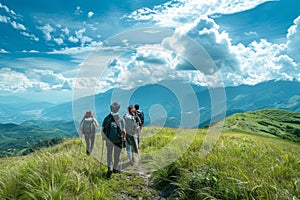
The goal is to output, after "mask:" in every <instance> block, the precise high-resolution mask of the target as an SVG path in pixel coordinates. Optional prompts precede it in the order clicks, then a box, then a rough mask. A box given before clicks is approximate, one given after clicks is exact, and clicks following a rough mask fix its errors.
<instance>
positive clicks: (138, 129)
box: [136, 126, 141, 137]
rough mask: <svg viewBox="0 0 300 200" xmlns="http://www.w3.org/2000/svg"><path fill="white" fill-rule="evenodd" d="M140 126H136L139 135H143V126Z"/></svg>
mask: <svg viewBox="0 0 300 200" xmlns="http://www.w3.org/2000/svg"><path fill="white" fill-rule="evenodd" d="M140 127H141V126H138V127H137V128H136V129H137V133H138V136H139V137H140V135H141V128H140Z"/></svg>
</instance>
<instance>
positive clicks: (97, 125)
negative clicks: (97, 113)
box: [94, 119, 99, 128]
mask: <svg viewBox="0 0 300 200" xmlns="http://www.w3.org/2000/svg"><path fill="white" fill-rule="evenodd" d="M94 122H95V126H96V127H97V128H98V127H99V124H98V122H97V120H96V119H95V121H94Z"/></svg>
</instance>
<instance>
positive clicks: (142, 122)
mask: <svg viewBox="0 0 300 200" xmlns="http://www.w3.org/2000/svg"><path fill="white" fill-rule="evenodd" d="M136 114H137V116H138V117H139V118H140V122H141V124H140V125H141V126H142V125H144V113H143V111H141V110H137V111H136Z"/></svg>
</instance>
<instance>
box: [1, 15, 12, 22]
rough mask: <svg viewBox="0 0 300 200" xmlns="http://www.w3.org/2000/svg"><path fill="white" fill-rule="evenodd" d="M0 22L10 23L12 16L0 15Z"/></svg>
mask: <svg viewBox="0 0 300 200" xmlns="http://www.w3.org/2000/svg"><path fill="white" fill-rule="evenodd" d="M0 22H2V23H9V22H10V18H9V17H7V16H3V15H0Z"/></svg>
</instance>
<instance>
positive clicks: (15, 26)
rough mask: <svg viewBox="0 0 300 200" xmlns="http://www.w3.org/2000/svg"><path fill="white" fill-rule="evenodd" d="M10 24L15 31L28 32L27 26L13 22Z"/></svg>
mask: <svg viewBox="0 0 300 200" xmlns="http://www.w3.org/2000/svg"><path fill="white" fill-rule="evenodd" d="M10 24H11V25H12V27H13V28H14V29H19V30H23V31H26V28H25V26H24V25H23V24H19V23H17V22H15V21H12V22H11V23H10Z"/></svg>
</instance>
